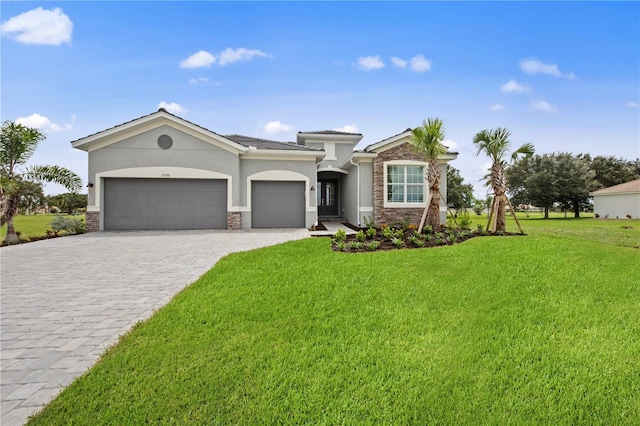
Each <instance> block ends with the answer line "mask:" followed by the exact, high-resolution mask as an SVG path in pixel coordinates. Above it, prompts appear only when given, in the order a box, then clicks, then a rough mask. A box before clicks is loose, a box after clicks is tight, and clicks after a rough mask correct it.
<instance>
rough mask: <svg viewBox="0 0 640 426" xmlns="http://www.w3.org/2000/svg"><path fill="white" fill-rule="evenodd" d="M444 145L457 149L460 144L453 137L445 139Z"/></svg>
mask: <svg viewBox="0 0 640 426" xmlns="http://www.w3.org/2000/svg"><path fill="white" fill-rule="evenodd" d="M442 145H444V146H446V147H447V148H449V149H456V148H457V147H458V146H459V144H458V142H456V141H454V140H451V139H445V140H443V141H442Z"/></svg>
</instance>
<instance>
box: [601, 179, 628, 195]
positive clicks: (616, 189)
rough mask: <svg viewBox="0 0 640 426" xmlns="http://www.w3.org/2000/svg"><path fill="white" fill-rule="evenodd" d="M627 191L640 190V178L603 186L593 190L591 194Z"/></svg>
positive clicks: (622, 192)
mask: <svg viewBox="0 0 640 426" xmlns="http://www.w3.org/2000/svg"><path fill="white" fill-rule="evenodd" d="M627 192H640V179H636V180H632V181H629V182H625V183H621V184H620V185H614V186H610V187H608V188H602V189H599V190H597V191H594V192H592V193H591V195H603V194H624V193H627Z"/></svg>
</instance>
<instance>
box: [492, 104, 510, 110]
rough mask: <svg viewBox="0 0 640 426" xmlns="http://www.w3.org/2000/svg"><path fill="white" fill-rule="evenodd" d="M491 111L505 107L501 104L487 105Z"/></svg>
mask: <svg viewBox="0 0 640 426" xmlns="http://www.w3.org/2000/svg"><path fill="white" fill-rule="evenodd" d="M489 109H490V110H491V111H504V110H505V109H506V108H505V107H504V105H502V104H493V105H491V106H490V107H489Z"/></svg>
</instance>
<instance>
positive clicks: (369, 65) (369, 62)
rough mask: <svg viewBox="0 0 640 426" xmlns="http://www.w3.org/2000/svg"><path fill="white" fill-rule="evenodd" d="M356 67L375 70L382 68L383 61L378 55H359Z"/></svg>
mask: <svg viewBox="0 0 640 426" xmlns="http://www.w3.org/2000/svg"><path fill="white" fill-rule="evenodd" d="M358 68H360V69H361V70H366V71H369V70H376V69H379V68H384V62H382V60H381V59H380V56H360V57H359V58H358Z"/></svg>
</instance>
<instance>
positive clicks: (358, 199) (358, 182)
mask: <svg viewBox="0 0 640 426" xmlns="http://www.w3.org/2000/svg"><path fill="white" fill-rule="evenodd" d="M349 162H350V163H351V164H353V165H354V166H356V167H357V168H358V178H357V180H356V182H357V190H356V193H357V198H356V213H357V215H358V228H360V227H361V226H360V216H361V215H360V163H354V162H353V158H349Z"/></svg>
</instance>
